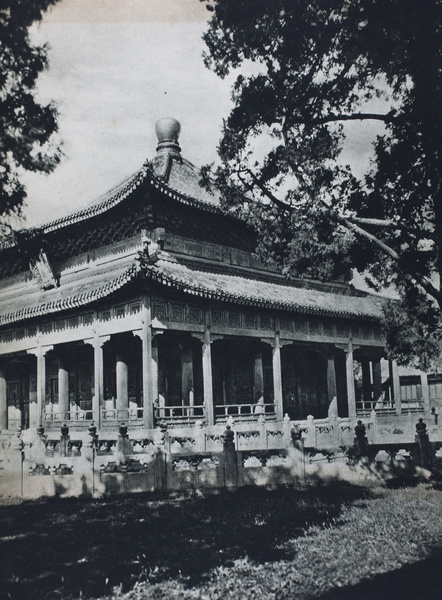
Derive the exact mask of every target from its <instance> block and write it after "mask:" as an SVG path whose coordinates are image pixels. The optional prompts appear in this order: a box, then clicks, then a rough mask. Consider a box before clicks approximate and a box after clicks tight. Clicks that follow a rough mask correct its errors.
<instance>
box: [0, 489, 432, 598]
mask: <svg viewBox="0 0 442 600" xmlns="http://www.w3.org/2000/svg"><path fill="white" fill-rule="evenodd" d="M436 487H437V486H432V485H430V484H420V485H418V486H416V487H408V488H405V487H404V488H400V489H396V490H392V489H390V490H387V489H382V490H381V489H377V490H375V491H374V490H370V489H367V488H362V487H358V486H351V485H349V484H345V483H334V484H328V485H316V486H314V487H307V488H306V489H295V488H281V489H278V490H264V489H260V488H242V489H240V490H238V491H236V492H228V493H221V494H219V495H208V496H206V497H202V496H199V495H197V496H180V497H175V498H173V497H170V496H167V497H166V496H160V495H156V496H154V495H147V494H133V495H127V496H114V497H110V498H109V497H108V498H105V499H90V498H77V499H46V500H39V501H28V502H23V503H21V504H11V505H9V506H2V507H0V536H1V545H0V597H1V598H12V599H14V600H26V599H27V598H35V599H38V600H43V599H44V600H54V599H65V600H66V599H78V598H96V599H98V598H100V599H102V598H113V599H115V598H125V599H126V600H141V599H144V598H146V599H147V598H149V599H151V598H152V599H160V598H165V599H168V598H183V599H185V600H186V599H191V598H192V599H194V598H201V599H203V598H204V599H210V600H215V599H218V598H219V599H221V598H223V599H224V598H237V599H246V600H247V599H249V598H255V599H259V600H260V599H270V598H271V599H275V600H283V599H303V600H304V599H305V600H307V599H309V598H321V599H323V600H335V599H336V600H353V599H355V600H356V599H358V600H368V598H370V599H373V600H384V599H385V600H387V598H388V600H395V599H398V600H399V599H400V600H412V599H413V600H430V599H434V600H436V599H437V600H439V598H441V597H442V523H441V519H442V491H441V490H440V489H436Z"/></svg>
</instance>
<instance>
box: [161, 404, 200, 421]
mask: <svg viewBox="0 0 442 600" xmlns="http://www.w3.org/2000/svg"><path fill="white" fill-rule="evenodd" d="M204 416H205V407H204V406H203V405H196V406H195V405H194V406H160V407H157V408H155V418H157V419H171V420H173V419H189V420H191V419H203V418H204Z"/></svg>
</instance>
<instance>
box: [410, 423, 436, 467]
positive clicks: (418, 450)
mask: <svg viewBox="0 0 442 600" xmlns="http://www.w3.org/2000/svg"><path fill="white" fill-rule="evenodd" d="M414 439H415V443H416V445H415V456H416V464H417V465H418V466H419V467H421V468H422V469H428V470H431V469H432V468H433V450H432V447H431V443H430V438H429V437H428V433H427V425H426V424H425V423H424V420H423V419H422V418H420V419H419V421H418V422H417V424H416V435H415V438H414Z"/></svg>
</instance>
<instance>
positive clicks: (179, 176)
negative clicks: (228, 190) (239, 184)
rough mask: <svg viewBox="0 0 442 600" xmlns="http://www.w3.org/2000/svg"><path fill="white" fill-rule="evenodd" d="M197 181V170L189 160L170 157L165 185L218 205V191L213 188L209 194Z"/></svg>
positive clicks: (186, 194)
mask: <svg viewBox="0 0 442 600" xmlns="http://www.w3.org/2000/svg"><path fill="white" fill-rule="evenodd" d="M199 181H200V176H199V174H198V170H197V169H196V167H195V166H194V165H193V164H192V163H191V162H189V161H188V160H186V159H181V161H180V160H175V159H173V158H172V161H171V167H170V171H169V177H168V179H167V187H168V188H170V189H171V190H173V191H176V192H178V193H179V194H183V195H185V196H187V197H191V198H193V199H195V200H199V201H200V202H203V203H204V204H211V205H213V206H219V204H220V194H219V192H218V191H215V190H214V191H213V193H212V194H211V193H210V192H208V191H207V190H205V189H204V188H202V187H201V185H200V183H199Z"/></svg>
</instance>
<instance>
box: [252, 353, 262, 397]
mask: <svg viewBox="0 0 442 600" xmlns="http://www.w3.org/2000/svg"><path fill="white" fill-rule="evenodd" d="M253 401H254V402H255V403H258V402H260V403H263V402H264V370H263V366H262V352H261V350H257V351H256V352H255V356H254V366H253Z"/></svg>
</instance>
